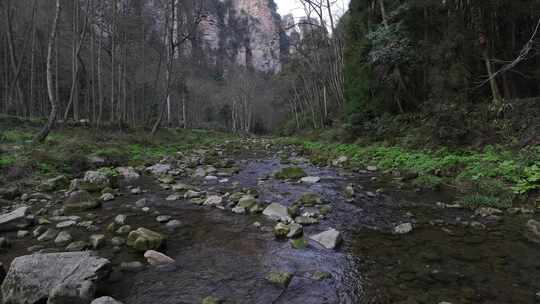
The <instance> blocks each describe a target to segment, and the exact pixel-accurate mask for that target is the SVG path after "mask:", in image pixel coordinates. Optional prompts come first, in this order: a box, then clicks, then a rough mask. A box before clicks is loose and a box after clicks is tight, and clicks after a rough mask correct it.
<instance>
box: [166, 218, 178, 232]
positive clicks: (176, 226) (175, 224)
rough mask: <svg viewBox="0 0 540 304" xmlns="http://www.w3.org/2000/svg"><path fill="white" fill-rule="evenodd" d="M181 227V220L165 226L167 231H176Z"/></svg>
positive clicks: (170, 222)
mask: <svg viewBox="0 0 540 304" xmlns="http://www.w3.org/2000/svg"><path fill="white" fill-rule="evenodd" d="M180 226H182V222H180V221H179V220H172V221H169V222H167V224H165V227H167V229H170V230H175V229H176V228H178V227H180Z"/></svg>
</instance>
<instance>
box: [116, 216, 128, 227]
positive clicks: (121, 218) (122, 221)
mask: <svg viewBox="0 0 540 304" xmlns="http://www.w3.org/2000/svg"><path fill="white" fill-rule="evenodd" d="M126 221H127V216H125V215H124V214H119V215H117V216H116V217H115V218H114V222H115V223H116V224H118V225H125V224H126Z"/></svg>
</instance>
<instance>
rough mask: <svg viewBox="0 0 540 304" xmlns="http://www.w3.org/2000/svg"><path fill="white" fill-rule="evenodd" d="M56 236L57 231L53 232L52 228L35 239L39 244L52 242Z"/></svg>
mask: <svg viewBox="0 0 540 304" xmlns="http://www.w3.org/2000/svg"><path fill="white" fill-rule="evenodd" d="M57 235H58V230H55V229H53V228H49V229H47V231H45V232H44V233H43V234H42V235H40V236H39V237H38V238H37V240H38V241H40V242H48V241H52V240H54V239H55V238H56V236H57Z"/></svg>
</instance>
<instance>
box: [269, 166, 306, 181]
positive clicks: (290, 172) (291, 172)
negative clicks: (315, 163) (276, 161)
mask: <svg viewBox="0 0 540 304" xmlns="http://www.w3.org/2000/svg"><path fill="white" fill-rule="evenodd" d="M306 176H307V174H306V172H305V171H304V169H302V168H300V167H287V168H283V169H282V170H281V171H279V172H277V173H276V175H275V177H276V178H277V179H282V180H287V179H291V180H296V179H301V178H302V177H306Z"/></svg>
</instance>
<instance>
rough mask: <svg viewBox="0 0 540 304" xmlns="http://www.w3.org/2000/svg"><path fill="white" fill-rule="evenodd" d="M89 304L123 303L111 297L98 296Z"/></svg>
mask: <svg viewBox="0 0 540 304" xmlns="http://www.w3.org/2000/svg"><path fill="white" fill-rule="evenodd" d="M90 304H124V303H122V302H120V301H117V300H115V299H114V298H111V297H100V298H97V299H95V300H94V301H92V303H90Z"/></svg>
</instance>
